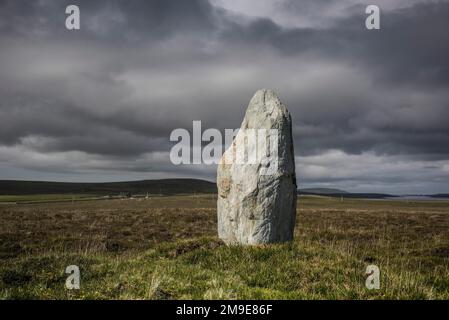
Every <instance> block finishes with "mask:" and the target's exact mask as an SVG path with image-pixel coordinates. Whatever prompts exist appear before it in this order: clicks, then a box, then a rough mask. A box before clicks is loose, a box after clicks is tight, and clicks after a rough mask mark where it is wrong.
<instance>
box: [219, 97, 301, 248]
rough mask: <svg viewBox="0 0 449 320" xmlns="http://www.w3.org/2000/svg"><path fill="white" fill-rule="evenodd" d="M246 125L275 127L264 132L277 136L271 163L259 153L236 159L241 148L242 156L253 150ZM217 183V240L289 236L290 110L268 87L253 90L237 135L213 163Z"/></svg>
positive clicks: (292, 215) (292, 187) (292, 188)
mask: <svg viewBox="0 0 449 320" xmlns="http://www.w3.org/2000/svg"><path fill="white" fill-rule="evenodd" d="M248 129H276V130H271V131H270V132H271V134H273V132H274V135H277V141H278V142H277V143H278V148H277V161H278V162H277V164H276V163H275V161H273V160H274V159H273V158H269V161H262V160H261V159H260V157H259V158H257V161H256V162H252V163H251V164H250V163H248V161H246V162H245V163H244V164H242V163H236V162H237V161H236V160H235V159H236V158H238V156H239V155H240V156H241V152H242V150H246V151H244V152H246V155H247V158H245V159H249V158H250V157H251V156H254V155H255V154H256V152H257V149H258V148H257V147H256V146H255V144H250V143H248V138H245V137H244V132H248ZM249 131H251V130H249ZM252 131H257V132H261V130H252ZM245 139H246V140H245ZM253 141H254V140H253ZM242 145H244V146H246V148H243V147H242ZM256 145H258V144H256ZM273 145H274V144H273ZM270 147H271V143H270ZM274 149H275V148H274V147H273V148H271V149H270V148H269V150H270V151H273V150H274ZM252 159H254V158H252ZM265 160H266V159H265ZM217 185H218V200H217V213H218V235H219V237H220V238H221V239H222V240H223V241H225V242H226V243H228V244H263V243H274V242H284V241H290V240H292V238H293V231H294V226H295V219H296V196H297V186H296V175H295V159H294V151H293V140H292V124H291V117H290V113H289V112H288V110H287V108H286V107H285V106H284V105H283V104H282V103H281V102H280V100H279V98H278V97H277V96H276V94H275V93H274V92H273V91H271V90H259V91H257V92H256V94H255V95H254V97H253V98H252V99H251V101H250V103H249V106H248V109H247V110H246V114H245V118H244V119H243V122H242V125H241V128H240V130H239V133H238V134H237V136H236V137H235V139H234V141H233V143H232V145H231V146H230V147H229V148H228V149H227V150H226V152H225V153H224V154H223V156H222V158H221V160H220V163H219V165H218V171H217Z"/></svg>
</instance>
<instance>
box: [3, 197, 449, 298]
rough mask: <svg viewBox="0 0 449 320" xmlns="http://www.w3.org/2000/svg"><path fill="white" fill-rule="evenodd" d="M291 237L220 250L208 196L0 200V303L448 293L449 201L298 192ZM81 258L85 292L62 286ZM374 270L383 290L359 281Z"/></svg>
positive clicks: (433, 295)
mask: <svg viewBox="0 0 449 320" xmlns="http://www.w3.org/2000/svg"><path fill="white" fill-rule="evenodd" d="M298 208H299V210H298V217H297V227H296V231H295V240H294V241H293V242H292V243H287V244H278V245H265V246H254V247H240V246H234V247H228V246H226V245H223V244H222V243H221V242H220V241H219V240H218V239H217V238H216V210H215V200H214V197H213V196H211V195H209V196H197V197H191V196H190V197H189V196H178V197H161V198H153V199H149V200H144V199H134V200H111V201H88V202H78V203H77V202H75V203H52V204H36V205H29V206H27V205H3V206H1V207H0V221H1V224H0V259H1V260H0V261H1V263H0V298H3V299H28V298H33V299H65V298H68V299H222V298H229V299H449V203H447V202H439V201H438V202H437V201H435V202H415V203H411V202H409V203H407V202H401V201H365V200H358V199H352V200H346V199H344V200H343V202H341V200H340V199H331V198H326V197H301V199H300V201H299V206H298ZM71 264H75V265H78V266H79V267H80V270H81V289H80V290H78V291H69V290H66V289H65V288H64V283H65V279H66V275H65V274H64V270H65V267H66V266H68V265H71ZM369 264H375V265H377V266H379V268H380V271H381V288H380V290H368V289H366V287H365V275H364V273H365V269H366V266H367V265H369Z"/></svg>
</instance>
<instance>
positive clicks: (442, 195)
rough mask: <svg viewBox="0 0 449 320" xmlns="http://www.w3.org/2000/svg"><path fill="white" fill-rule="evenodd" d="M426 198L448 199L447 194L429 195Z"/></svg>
mask: <svg viewBox="0 0 449 320" xmlns="http://www.w3.org/2000/svg"><path fill="white" fill-rule="evenodd" d="M428 197H432V198H449V193H438V194H431V195H429V196H428Z"/></svg>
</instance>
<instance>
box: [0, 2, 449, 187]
mask: <svg viewBox="0 0 449 320" xmlns="http://www.w3.org/2000/svg"><path fill="white" fill-rule="evenodd" d="M246 2H248V1H246ZM399 2H400V3H401V5H396V6H395V5H390V4H389V2H385V10H382V15H381V30H377V31H368V30H366V29H365V27H364V21H365V17H366V15H365V13H364V9H365V6H366V4H365V3H364V2H363V3H357V1H355V0H354V1H352V0H345V1H324V0H323V1H305V2H297V1H287V0H286V1H283V2H279V5H277V6H276V7H275V9H276V10H273V14H272V15H270V16H269V15H267V16H260V15H259V16H257V17H249V16H248V15H246V14H247V13H246V12H240V13H239V12H231V11H228V10H226V9H223V8H219V7H217V6H214V5H213V4H211V3H209V2H208V1H205V0H196V1H137V0H134V1H119V0H109V1H107V0H104V1H87V0H82V1H78V2H77V5H79V6H80V8H81V30H79V31H67V30H66V29H65V27H64V21H65V18H66V15H65V7H66V6H67V5H68V4H71V2H70V1H51V0H40V1H31V2H30V1H0V42H1V48H2V49H1V50H0V69H1V70H2V72H1V73H0V96H1V100H0V119H1V120H2V126H0V168H2V169H1V173H2V176H3V177H5V176H8V177H9V178H11V176H10V175H6V173H5V172H6V171H7V170H10V171H11V172H15V173H16V174H17V175H19V176H24V177H25V176H26V175H28V174H30V172H34V173H35V172H36V171H42V172H43V171H46V172H47V173H48V172H52V170H53V172H56V171H58V170H57V169H56V168H64V170H62V169H61V170H60V171H61V174H62V173H64V174H69V173H70V170H73V171H72V172H74V173H82V172H92V173H93V175H95V173H96V174H98V177H102V178H101V179H103V177H104V176H105V174H103V173H101V172H103V171H113V170H117V172H121V173H120V177H122V176H123V177H124V176H126V172H137V171H138V172H144V173H148V172H151V173H154V174H156V173H157V174H160V175H161V176H163V174H164V172H165V173H166V174H167V175H176V173H177V174H178V175H194V176H201V177H204V176H205V175H206V176H209V175H211V176H212V175H213V169H212V170H209V169H202V170H203V171H201V170H200V169H198V168H195V169H192V168H188V167H182V168H179V167H174V166H172V165H170V163H169V159H168V152H169V150H170V147H171V145H172V143H170V142H169V135H170V132H171V131H172V130H173V129H175V128H179V127H181V128H186V129H188V130H191V126H192V121H193V120H202V121H203V129H206V128H209V127H214V128H218V129H224V128H236V127H239V125H240V121H241V119H242V116H243V114H244V109H245V107H246V104H247V103H248V101H249V99H250V98H251V95H252V94H253V93H254V92H255V91H256V90H257V89H260V88H263V87H268V88H273V89H275V90H276V91H277V92H278V93H279V94H280V96H281V99H282V100H283V101H284V102H285V103H286V104H287V106H288V107H289V110H290V111H291V113H292V115H293V119H294V134H295V142H296V146H295V150H297V155H300V156H302V157H305V158H304V159H309V158H310V157H311V158H310V159H313V161H318V160H319V159H318V160H317V159H316V158H314V157H322V158H325V159H327V157H329V152H333V151H332V150H341V152H343V154H345V155H346V156H342V157H343V158H341V159H340V158H338V161H340V163H341V164H342V165H344V164H345V163H346V162H347V158H351V157H352V156H360V157H364V154H369V155H370V157H371V158H376V157H379V161H381V162H379V163H377V162H375V161H374V162H373V163H372V166H371V167H370V168H371V169H370V170H372V171H369V172H368V171H366V172H364V173H363V174H361V175H354V178H353V179H354V180H357V181H359V182H360V183H359V184H360V185H363V181H365V180H367V179H369V177H370V176H371V177H379V175H378V174H376V173H375V172H374V171H373V170H375V168H378V169H379V170H382V168H387V167H388V163H389V161H390V158H388V157H397V156H400V160H398V161H401V163H402V162H407V161H410V163H412V164H411V165H410V166H411V167H410V168H411V169H410V168H409V167H407V169H404V168H402V167H401V168H396V167H395V170H397V172H401V173H404V172H412V171H413V170H415V171H416V170H420V169H419V168H421V167H422V168H426V169H425V170H424V169H423V170H422V172H428V171H427V170H434V171H432V172H433V174H428V175H427V176H428V177H429V179H430V180H431V179H436V177H437V176H438V174H436V173H435V172H440V171H438V170H447V168H449V166H448V167H446V164H445V163H443V162H441V161H445V160H447V159H448V156H449V147H448V141H449V126H448V125H447V123H446V119H448V118H449V105H448V104H449V102H448V101H449V93H448V92H449V90H448V86H449V63H448V62H447V57H448V56H449V41H448V40H449V38H448V34H449V33H448V31H447V30H449V19H447V17H448V16H449V2H447V1H440V2H423V3H419V2H418V3H416V4H415V3H414V2H405V1H399ZM212 3H214V2H212ZM264 3H266V1H265V2H263V1H262V2H257V4H260V6H262V5H263V4H264ZM383 3H384V2H382V3H381V9H383V7H382V4H383ZM387 3H388V5H387ZM270 10H271V9H269V10H268V11H270ZM296 15H297V16H298V17H300V18H301V19H303V20H304V21H305V23H308V24H309V25H306V26H298V25H296V24H295V21H294V19H291V18H292V17H293V18H294V17H295V16H296ZM283 18H285V19H283ZM284 20H285V21H286V23H285V24H283V21H284ZM287 22H288V23H287ZM331 154H332V155H333V153H331ZM73 157H79V158H77V159H78V161H80V162H83V163H84V164H83V165H82V166H79V167H77V169H76V168H75V167H72V168H71V169H70V167H69V168H68V169H67V167H66V165H65V164H67V163H69V162H70V161H71V160H70V159H72V158H73ZM19 158H28V159H31V160H30V161H27V159H22V160H20V161H17V160H16V159H19ZM371 158H370V159H371ZM320 159H321V158H320ZM351 159H352V158H351ZM357 159H358V158H357ZM362 159H363V160H364V161H367V158H362ZM407 159H408V160H407ZM433 161H435V162H433ZM439 161H440V162H439ZM5 163H6V164H5ZM8 163H10V165H9V167H8ZM301 165H302V164H301ZM330 165H331V164H330V162H329V163H326V166H327V168H328V167H329V166H330ZM302 166H303V167H302V168H306V169H305V170H306V171H307V170H309V171H307V172H310V175H309V176H308V175H307V172H305V173H304V176H305V177H307V178H306V179H309V180H307V181H312V182H313V181H315V182H317V183H324V182H323V181H325V180H326V177H328V178H329V179H328V180H327V181H337V180H339V181H343V180H344V179H343V178H344V176H345V175H346V176H348V175H350V174H349V171H344V174H342V175H339V176H335V177H330V176H329V172H328V171H326V170H324V171H323V170H322V169H317V168H316V167H314V166H311V165H308V164H305V165H302ZM432 166H433V167H434V169H428V168H431V167H432ZM368 167H369V166H368ZM8 168H9V169H8ZM21 168H23V170H28V171H24V172H22V171H21ZM442 168H443V169H442ZM12 169H14V170H12ZM33 170H34V171H33ZM65 170H68V171H67V172H66V171H65ZM402 170H405V171H402ZM444 172H446V171H444ZM440 173H441V172H440ZM441 175H442V176H444V175H443V174H441ZM31 176H35V175H34V174H31ZM64 177H66V176H65V175H64ZM133 177H134V176H133ZM0 178H1V176H0ZM419 178H420V179H423V177H422V176H420V177H419ZM64 179H66V178H64ZM376 179H377V178H376ZM112 180H113V178H112ZM346 180H348V181H349V180H350V179H346ZM346 180H345V181H346ZM383 181H384V182H385V183H390V182H389V181H387V179H386V178H385V179H383ZM396 181H398V183H399V181H400V179H396ZM379 188H380V187H379Z"/></svg>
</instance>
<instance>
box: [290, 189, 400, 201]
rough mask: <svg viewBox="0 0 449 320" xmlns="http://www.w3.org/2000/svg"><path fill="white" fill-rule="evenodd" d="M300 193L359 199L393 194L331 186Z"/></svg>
mask: <svg viewBox="0 0 449 320" xmlns="http://www.w3.org/2000/svg"><path fill="white" fill-rule="evenodd" d="M298 193H299V194H300V195H317V196H326V197H338V198H340V197H344V198H360V199H385V198H393V197H396V196H395V195H391V194H386V193H352V192H347V191H344V190H339V189H332V188H306V189H300V190H299V191H298Z"/></svg>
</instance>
